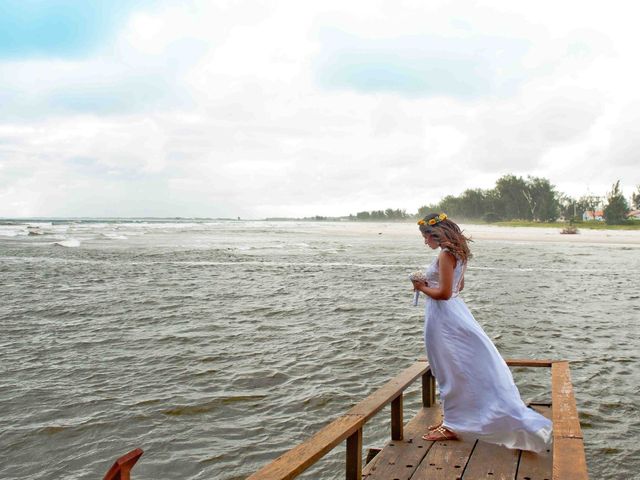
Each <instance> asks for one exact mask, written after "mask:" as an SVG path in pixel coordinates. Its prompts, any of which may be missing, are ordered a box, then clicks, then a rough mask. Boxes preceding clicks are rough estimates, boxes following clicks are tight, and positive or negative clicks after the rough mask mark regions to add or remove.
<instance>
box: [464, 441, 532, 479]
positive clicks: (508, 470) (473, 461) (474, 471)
mask: <svg viewBox="0 0 640 480" xmlns="http://www.w3.org/2000/svg"><path fill="white" fill-rule="evenodd" d="M519 458H520V450H511V449H509V448H504V447H502V446H500V445H494V444H491V443H485V442H478V444H477V445H476V448H474V450H473V455H471V458H470V459H469V462H468V463H467V468H465V470H464V475H463V476H462V478H463V479H464V480H479V479H492V480H513V479H514V478H516V472H517V470H518V459H519Z"/></svg>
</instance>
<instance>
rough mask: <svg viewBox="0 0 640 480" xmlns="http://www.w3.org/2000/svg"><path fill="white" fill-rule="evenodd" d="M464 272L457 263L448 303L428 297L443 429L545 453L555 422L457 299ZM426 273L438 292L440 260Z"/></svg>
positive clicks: (427, 332)
mask: <svg viewBox="0 0 640 480" xmlns="http://www.w3.org/2000/svg"><path fill="white" fill-rule="evenodd" d="M443 250H445V251H446V249H443ZM465 268H466V264H465V262H462V261H460V260H459V259H458V260H457V262H456V267H455V269H454V275H453V292H452V296H451V298H450V299H449V300H434V299H432V298H431V297H427V302H426V310H425V326H424V338H425V346H426V349H427V358H428V359H429V364H430V365H431V369H432V371H433V374H434V376H435V377H436V381H437V383H438V386H439V388H440V398H441V401H442V408H443V411H444V426H445V427H446V428H448V429H449V430H451V431H453V432H456V433H457V434H458V435H459V436H461V437H463V438H478V439H480V440H483V441H486V442H490V443H496V444H499V445H504V446H505V447H508V448H517V449H522V450H532V451H535V452H544V451H546V450H547V449H548V448H549V445H550V443H551V429H552V427H551V422H550V421H549V420H548V419H546V418H545V417H543V416H542V415H540V414H539V413H537V412H535V411H534V410H532V409H530V408H528V407H527V406H526V405H525V404H524V402H523V401H522V399H521V398H520V393H519V392H518V388H517V387H516V385H515V383H514V382H513V377H512V376H511V372H510V371H509V367H507V364H506V363H505V361H504V360H503V359H502V356H501V355H500V353H498V350H497V349H496V347H495V345H493V343H492V342H491V340H489V337H487V334H486V333H484V330H482V327H481V326H480V325H479V324H478V322H476V320H475V319H474V318H473V315H472V314H471V312H470V311H469V309H468V308H467V306H466V305H465V303H464V301H463V300H462V299H461V298H460V297H459V296H458V293H459V291H460V288H459V287H460V283H461V280H462V277H463V275H464V270H465ZM425 273H426V276H427V282H428V285H429V287H433V288H437V287H438V277H439V273H438V259H437V258H436V260H435V261H434V262H433V263H432V264H431V265H430V266H429V267H427V270H426V272H425Z"/></svg>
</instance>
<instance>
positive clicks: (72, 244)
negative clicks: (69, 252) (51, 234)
mask: <svg viewBox="0 0 640 480" xmlns="http://www.w3.org/2000/svg"><path fill="white" fill-rule="evenodd" d="M53 245H55V246H57V247H66V248H78V247H79V246H80V240H76V239H75V238H68V239H66V240H60V241H59V242H53Z"/></svg>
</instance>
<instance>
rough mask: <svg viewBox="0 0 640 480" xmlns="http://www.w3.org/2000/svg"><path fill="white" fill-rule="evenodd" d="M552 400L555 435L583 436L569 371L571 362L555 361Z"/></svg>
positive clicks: (552, 376)
mask: <svg viewBox="0 0 640 480" xmlns="http://www.w3.org/2000/svg"><path fill="white" fill-rule="evenodd" d="M551 392H552V397H551V402H552V404H553V431H554V434H555V436H558V437H563V438H566V437H570V438H582V429H581V428H580V420H579V419H578V411H577V409H576V400H575V397H574V395H573V385H572V384H571V375H570V373H569V362H554V364H553V365H552V367H551Z"/></svg>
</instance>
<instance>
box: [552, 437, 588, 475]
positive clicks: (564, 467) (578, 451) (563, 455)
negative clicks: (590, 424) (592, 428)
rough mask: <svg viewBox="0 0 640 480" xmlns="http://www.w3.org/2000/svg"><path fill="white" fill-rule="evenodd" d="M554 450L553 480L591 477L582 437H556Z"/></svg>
mask: <svg viewBox="0 0 640 480" xmlns="http://www.w3.org/2000/svg"><path fill="white" fill-rule="evenodd" d="M553 451H554V460H553V477H552V478H553V480H587V479H588V478H589V473H588V471H587V461H586V458H585V456H584V444H583V443H582V439H581V438H556V439H554V440H553ZM558 452H560V453H558Z"/></svg>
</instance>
